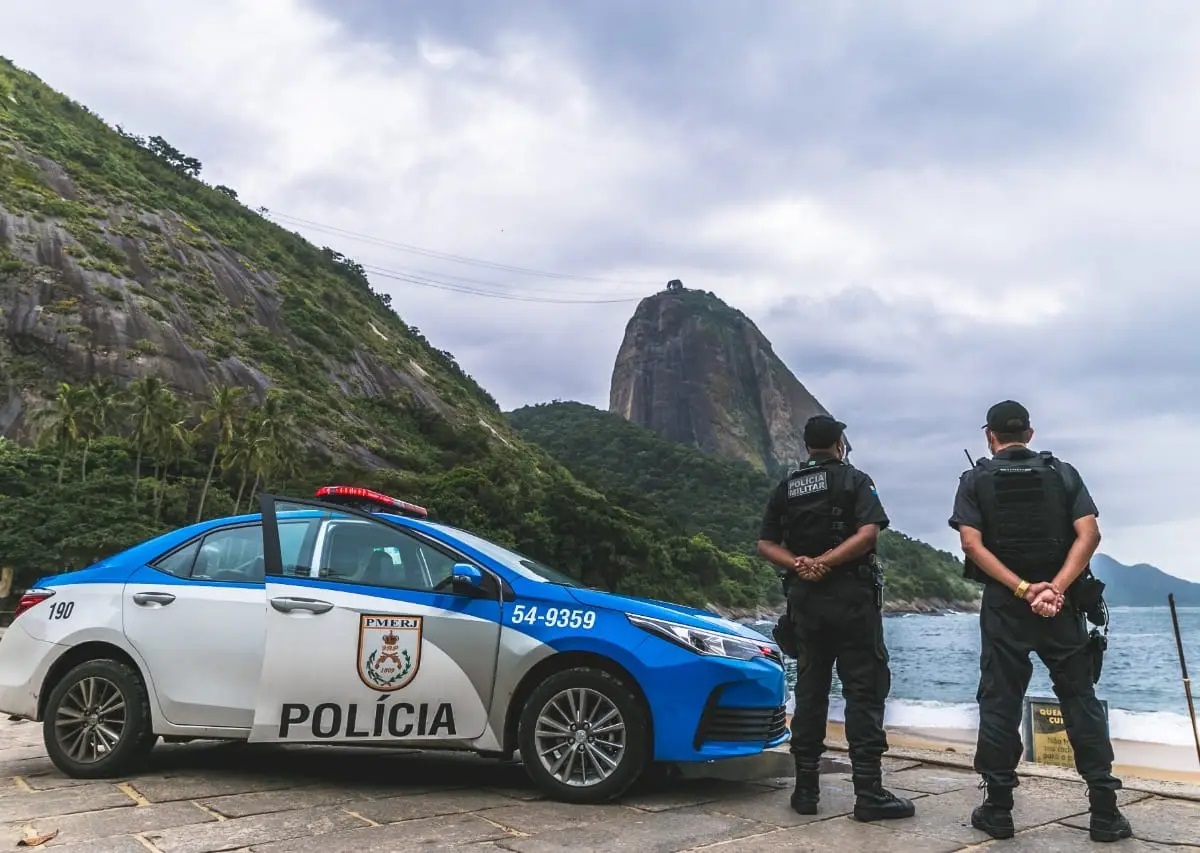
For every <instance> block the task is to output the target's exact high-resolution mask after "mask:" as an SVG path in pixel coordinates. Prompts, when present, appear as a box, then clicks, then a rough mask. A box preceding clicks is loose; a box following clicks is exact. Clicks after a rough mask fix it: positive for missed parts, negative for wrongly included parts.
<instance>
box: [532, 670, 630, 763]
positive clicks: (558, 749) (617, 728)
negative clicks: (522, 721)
mask: <svg viewBox="0 0 1200 853" xmlns="http://www.w3.org/2000/svg"><path fill="white" fill-rule="evenodd" d="M626 735H627V732H626V728H625V719H624V717H622V716H621V711H620V709H618V708H617V706H616V705H615V704H613V702H612V700H611V699H609V698H608V697H607V696H605V695H604V694H603V693H600V692H598V691H596V690H591V689H589V688H587V687H575V688H571V689H570V690H563V691H560V692H559V693H557V694H555V695H554V696H553V697H552V698H551V699H550V701H549V702H547V703H546V704H545V705H544V706H543V707H542V710H541V713H540V714H538V718H537V724H536V726H535V728H534V735H533V738H534V746H535V747H536V749H537V754H538V760H539V761H541V763H542V767H544V768H545V769H546V772H548V773H549V774H550V775H551V776H553V777H554V778H555V779H556V780H557V781H559V782H561V783H562V784H564V785H570V786H572V787H587V786H590V785H597V784H599V783H600V782H603V781H604V780H605V779H607V778H608V777H609V776H611V775H612V774H613V773H614V772H615V771H616V769H617V767H619V766H620V764H621V759H622V758H623V757H624V756H625V748H626Z"/></svg>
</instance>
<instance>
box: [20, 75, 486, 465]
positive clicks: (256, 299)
mask: <svg viewBox="0 0 1200 853" xmlns="http://www.w3.org/2000/svg"><path fill="white" fill-rule="evenodd" d="M155 139H157V138H153V139H152V140H151V143H154V141H155ZM156 145H157V143H155V144H148V143H147V142H146V140H142V139H140V138H139V137H133V136H130V135H128V134H126V133H124V132H123V131H120V130H119V129H116V130H114V129H113V128H110V127H109V126H108V125H107V124H105V123H104V122H103V121H102V120H101V119H99V118H98V117H97V116H95V115H94V114H92V113H90V112H89V111H88V110H86V109H85V108H83V107H81V106H79V105H78V104H75V103H74V102H72V101H70V100H69V99H67V98H65V97H63V96H61V95H59V94H57V93H55V92H53V91H51V90H49V89H48V88H46V87H45V86H44V85H42V84H41V83H40V81H38V80H37V79H36V78H35V77H33V76H32V75H29V74H27V73H25V72H20V71H18V70H17V69H16V68H14V67H13V66H12V65H11V64H10V63H8V62H7V61H3V60H0V437H6V438H15V439H18V440H28V439H31V438H32V437H33V436H32V431H31V423H30V421H31V415H32V414H33V412H34V410H36V409H38V408H40V407H41V406H42V405H43V404H44V403H45V401H46V400H47V398H48V397H51V396H52V395H53V392H54V386H55V384H56V383H58V382H60V381H66V382H69V383H71V384H83V383H85V382H87V381H89V380H91V379H93V378H106V379H112V380H115V382H116V383H117V384H118V385H124V384H125V383H127V382H128V381H129V380H131V379H134V378H136V377H139V376H145V375H148V374H155V375H157V376H160V377H161V378H162V379H163V380H164V381H165V382H166V383H167V385H168V386H169V387H171V388H172V389H173V390H175V391H176V392H180V393H182V394H184V395H186V396H188V397H190V398H197V399H199V398H202V397H203V396H204V395H205V394H206V393H207V391H208V389H209V388H210V387H211V386H212V385H214V384H231V385H239V386H243V387H245V388H247V389H248V390H250V391H251V393H252V396H253V397H255V398H259V399H261V398H262V397H263V395H264V394H265V393H266V392H267V391H269V390H275V389H278V390H280V391H283V392H288V393H290V394H292V395H294V396H295V398H296V399H297V400H298V401H299V403H298V405H300V406H302V408H303V411H302V412H300V414H301V415H302V417H303V419H304V422H305V424H306V430H307V434H306V439H307V441H306V443H307V444H308V445H309V446H310V448H312V449H324V450H327V451H333V452H334V453H336V454H338V455H345V454H349V455H351V456H354V457H356V458H358V459H359V460H361V461H363V462H365V463H367V464H369V465H381V466H382V465H384V464H386V463H385V462H384V461H383V460H382V459H380V458H379V456H378V455H377V454H378V453H379V447H380V446H381V445H382V444H384V443H385V440H384V438H383V436H382V435H381V433H384V432H387V431H388V430H390V429H391V427H392V426H394V425H395V424H396V423H398V422H399V421H401V420H403V418H402V417H399V418H398V417H397V414H401V415H403V414H404V413H406V412H410V411H414V410H418V409H419V410H421V416H423V417H426V418H427V419H428V418H436V419H441V420H443V421H446V422H449V423H451V424H453V425H454V426H455V427H457V426H459V425H464V424H465V425H467V426H472V425H474V428H478V427H479V425H480V424H482V425H483V426H485V427H486V428H487V429H488V431H489V432H492V433H497V434H498V433H502V432H503V430H504V421H503V419H502V418H501V417H500V415H499V411H498V409H497V408H496V406H495V402H494V401H493V400H492V399H491V398H490V396H489V395H488V394H487V393H486V392H485V391H483V389H481V388H479V386H478V385H476V384H475V383H474V381H473V380H471V379H470V378H469V377H467V376H466V375H465V374H464V373H463V372H462V370H461V369H460V368H459V367H458V365H457V364H455V363H454V361H453V359H452V357H451V356H450V355H449V353H445V352H442V351H440V350H437V349H436V348H434V347H432V346H431V345H430V344H429V342H428V341H426V340H425V339H424V337H423V336H422V335H421V334H420V333H419V331H418V330H416V329H413V328H412V327H410V326H408V325H407V324H405V323H404V322H403V321H402V320H401V319H400V317H399V316H397V314H396V313H394V312H393V311H392V310H391V307H390V300H389V299H388V298H387V297H384V296H381V295H380V294H378V293H376V292H374V291H373V290H372V289H371V287H370V284H369V282H368V280H367V278H366V275H365V272H364V271H363V270H362V268H361V267H359V266H358V265H357V264H354V263H353V262H351V261H349V260H348V259H346V258H344V257H342V256H341V255H339V254H338V253H336V252H333V251H331V250H322V249H318V248H317V247H316V246H313V245H312V244H310V243H308V242H307V241H305V240H303V239H302V238H301V237H300V236H299V235H297V234H294V233H290V232H288V231H287V230H285V229H283V228H280V227H279V226H277V225H275V224H273V223H271V222H270V221H269V220H267V219H266V218H265V217H263V216H261V215H260V214H259V213H258V212H256V211H252V210H251V209H249V208H248V207H246V206H244V205H242V204H241V203H239V202H238V201H237V200H236V193H233V192H232V191H227V192H222V190H228V188H223V187H210V186H208V185H206V184H204V183H203V182H201V181H200V180H198V179H196V178H195V177H194V175H191V174H190V173H189V171H188V168H187V163H183V165H181V163H180V162H177V161H178V159H179V158H178V157H174V155H171V154H170V153H169V152H168V154H166V155H163V153H162V151H164V150H166V149H164V148H163V147H162V146H161V145H158V146H157V147H156ZM176 154H177V152H176ZM173 157H174V159H172V158H173ZM381 407H383V408H381ZM426 413H427V414H426ZM381 421H382V422H383V423H382V424H381ZM381 427H386V429H383V428H381ZM396 429H397V430H399V429H400V428H399V427H397V428H396ZM391 431H392V432H396V430H391ZM388 438H389V439H392V438H394V439H396V440H393V441H390V443H391V444H392V446H399V445H401V444H403V436H401V435H399V434H397V435H395V436H388Z"/></svg>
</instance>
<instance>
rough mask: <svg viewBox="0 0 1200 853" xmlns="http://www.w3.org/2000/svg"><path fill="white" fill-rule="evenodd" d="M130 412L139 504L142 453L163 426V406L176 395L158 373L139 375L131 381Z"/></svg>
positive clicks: (135, 490)
mask: <svg viewBox="0 0 1200 853" xmlns="http://www.w3.org/2000/svg"><path fill="white" fill-rule="evenodd" d="M129 396H130V416H131V418H132V422H133V434H132V435H131V436H130V438H132V439H133V443H134V444H135V445H136V447H137V461H136V463H135V464H134V472H133V503H134V505H135V506H136V505H137V497H138V485H139V484H140V483H141V481H142V455H143V454H144V453H145V452H146V450H147V449H148V448H149V446H150V443H151V442H152V440H153V437H154V435H155V434H156V433H157V432H158V431H159V430H160V429H161V428H162V424H163V420H164V418H163V409H164V408H165V407H166V406H168V405H169V403H168V402H167V401H168V400H169V399H173V398H174V395H173V394H172V393H171V390H170V389H169V388H168V387H167V386H166V384H165V383H164V382H163V381H162V379H160V378H159V377H157V376H153V375H150V376H139V377H138V378H137V379H135V380H133V381H132V382H130V383H129Z"/></svg>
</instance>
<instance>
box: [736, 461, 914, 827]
mask: <svg viewBox="0 0 1200 853" xmlns="http://www.w3.org/2000/svg"><path fill="white" fill-rule="evenodd" d="M866 524H877V525H879V527H880V528H886V527H887V526H888V524H889V521H888V517H887V513H886V512H884V509H883V505H882V504H881V503H880V501H879V495H878V493H877V492H876V489H875V485H874V483H872V481H871V478H870V477H868V476H867V475H866V474H865V473H863V472H862V471H859V470H858V469H856V468H854V467H853V466H851V465H849V464H847V463H845V462H842V461H841V460H839V459H837V458H836V457H832V456H829V455H828V454H814V456H813V458H812V459H810V460H809V462H808V463H807V464H806V465H805V466H804V467H802V468H800V469H799V470H797V471H794V472H792V473H791V475H789V476H788V478H787V479H785V480H783V481H782V482H780V483H779V485H778V486H776V488H775V489H774V490H773V491H772V493H771V496H770V499H769V500H768V502H767V509H766V513H765V515H764V517H763V522H762V529H761V530H760V532H759V538H760V539H763V540H767V541H769V542H773V543H776V544H782V545H783V546H784V547H786V548H787V549H788V550H789V551H791V552H792V554H794V555H796V556H807V557H818V556H820V555H821V554H823V553H825V552H826V551H828V550H829V549H830V548H833V547H835V546H836V545H838V544H840V543H841V542H843V541H845V540H846V539H848V538H849V537H850V536H852V535H854V533H855V531H856V530H858V529H859V528H860V527H861V526H863V525H866ZM882 579H883V576H882V572H881V571H880V570H879V569H878V563H877V560H876V558H875V552H874V550H872V551H871V553H869V554H867V555H864V556H863V557H861V558H859V560H858V561H857V563H855V564H845V565H840V566H837V567H835V568H832V569H831V570H830V571H829V573H828V574H826V575H825V577H823V578H822V579H821V580H819V581H807V580H802V579H800V578H799V577H798V576H796V575H790V577H789V576H788V575H785V576H784V584H785V588H786V589H787V595H788V615H787V618H788V620H789V622H790V626H791V628H792V634H793V638H792V639H794V643H795V647H794V648H792V649H789V650H788V651H789V653H791V652H794V653H795V654H794V656H795V657H796V660H797V667H796V670H797V671H796V709H795V712H794V714H793V715H792V740H791V752H792V754H793V755H794V756H795V758H796V776H797V795H796V797H794V798H793V807H795V808H796V809H797V810H798V811H802V812H803V813H813V812H815V810H816V799H817V791H816V787H817V775H818V767H819V763H820V758H821V755H822V753H823V752H824V751H825V749H826V745H825V731H826V725H827V720H828V711H829V691H830V686H831V684H832V679H833V667H834V665H835V663H836V665H837V668H838V676H839V677H840V678H841V681H842V695H843V696H844V697H845V700H846V738H847V740H848V741H849V744H850V759H851V762H852V765H853V776H854V784H855V789H856V791H857V792H859V794H860V798H861V797H862V796H863V795H864V792H867V796H869V797H870V796H873V797H874V799H873V800H870V801H869V802H868V803H867V804H866V805H865V806H863V807H862V808H856V811H857V812H859V816H860V817H862V815H863V814H865V813H871V812H872V811H874V812H875V813H876V814H875V816H874V817H866V818H864V819H876V818H878V817H906V816H909V815H910V814H911V813H912V811H911V804H910V803H908V802H907V801H900V800H898V799H897V798H895V797H893V796H892V795H891V794H890V793H889V792H887V791H885V790H883V789H882V788H881V779H882V774H881V769H880V765H881V758H882V756H883V754H884V753H885V752H886V751H887V748H888V743H887V736H886V734H885V732H884V729H883V712H884V702H885V700H886V699H887V696H888V693H889V692H890V690H891V670H890V669H889V667H888V652H887V647H886V645H885V644H884V637H883V618H882V588H883V586H882ZM806 785H808V786H809V787H807V789H806V788H805V786H806ZM797 798H800V799H801V800H805V799H806V805H805V806H804V807H801V806H799V805H797V802H798V801H797ZM860 802H861V799H860Z"/></svg>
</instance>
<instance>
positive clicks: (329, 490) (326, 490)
mask: <svg viewBox="0 0 1200 853" xmlns="http://www.w3.org/2000/svg"><path fill="white" fill-rule="evenodd" d="M316 496H317V497H318V498H323V499H324V500H325V501H326V502H328V503H340V504H346V505H350V504H355V503H364V504H367V505H368V507H369V508H373V509H390V510H399V511H400V513H401V514H402V515H413V516H416V517H417V518H428V517H429V510H427V509H425V507H423V506H417V505H416V504H413V503H409V502H408V501H402V500H400V499H399V498H393V497H391V496H389V495H385V494H382V493H380V492H373V491H371V490H370V489H364V488H362V487H361V486H321V488H319V489H317V495H316Z"/></svg>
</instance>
